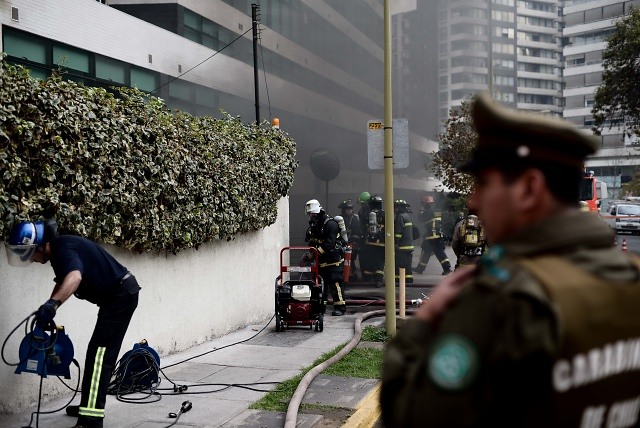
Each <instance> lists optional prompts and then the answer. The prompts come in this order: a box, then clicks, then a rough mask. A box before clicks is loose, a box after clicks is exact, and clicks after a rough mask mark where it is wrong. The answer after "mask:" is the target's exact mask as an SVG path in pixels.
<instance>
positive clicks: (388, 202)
mask: <svg viewBox="0 0 640 428" xmlns="http://www.w3.org/2000/svg"><path fill="white" fill-rule="evenodd" d="M390 2H391V0H384V235H385V236H384V287H385V292H384V298H385V318H386V329H387V334H388V335H389V336H392V337H393V336H395V335H396V282H395V277H396V271H395V265H396V263H395V248H394V236H395V231H394V224H393V220H394V219H393V217H394V212H393V126H392V125H393V114H392V104H391V102H392V98H391V5H390Z"/></svg>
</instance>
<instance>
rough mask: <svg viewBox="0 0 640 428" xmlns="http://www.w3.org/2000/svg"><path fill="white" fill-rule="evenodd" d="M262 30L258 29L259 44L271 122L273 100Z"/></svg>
mask: <svg viewBox="0 0 640 428" xmlns="http://www.w3.org/2000/svg"><path fill="white" fill-rule="evenodd" d="M261 36H262V30H261V29H260V27H258V43H259V44H260V60H261V61H262V75H263V76H264V87H265V89H266V91H267V106H268V107H269V120H271V119H273V117H272V115H271V98H270V97H269V85H268V84H267V69H266V68H265V66H264V52H263V49H262V37H261Z"/></svg>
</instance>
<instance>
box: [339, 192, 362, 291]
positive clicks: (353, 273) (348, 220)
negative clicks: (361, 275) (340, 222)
mask: <svg viewBox="0 0 640 428" xmlns="http://www.w3.org/2000/svg"><path fill="white" fill-rule="evenodd" d="M338 208H340V212H341V215H342V218H343V219H344V225H345V227H346V229H347V237H348V238H349V239H348V241H349V245H351V269H350V270H349V282H354V281H358V271H357V270H356V268H355V263H356V260H357V259H358V254H360V245H361V243H362V227H361V226H360V217H359V216H358V214H354V213H353V202H352V201H351V199H345V200H344V201H342V202H340V204H339V205H338Z"/></svg>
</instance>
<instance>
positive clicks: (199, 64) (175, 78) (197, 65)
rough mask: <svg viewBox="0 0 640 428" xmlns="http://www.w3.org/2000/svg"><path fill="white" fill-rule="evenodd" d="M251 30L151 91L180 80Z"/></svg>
mask: <svg viewBox="0 0 640 428" xmlns="http://www.w3.org/2000/svg"><path fill="white" fill-rule="evenodd" d="M249 31H251V28H250V29H248V30H247V31H245V32H244V33H242V34H240V35H239V36H238V37H236V38H235V39H233V40H232V41H231V42H229V43H227V44H226V45H225V46H223V47H222V49H219V50H218V51H217V52H215V53H214V54H213V55H211V56H209V57H208V58H206V59H204V60H202V61H200V62H199V63H198V64H196V65H194V66H193V67H191V68H190V69H188V70H187V71H185V72H184V73H181V74H179V75H177V76H176V77H173V78H171V79H169V81H168V82H167V83H165V84H163V85H160V86H158V87H157V88H156V89H154V90H153V91H151V92H150V93H151V94H153V93H154V92H157V91H158V90H160V89H162V88H163V87H165V86H167V85H168V84H169V83H171V82H173V81H175V80H178V79H179V78H181V77H182V76H184V75H185V74H187V73H189V72H190V71H192V70H194V69H195V68H197V67H199V66H201V65H202V64H204V63H205V62H207V61H209V60H210V59H211V58H213V57H214V56H216V55H218V54H219V53H220V52H222V51H223V50H225V49H226V48H228V47H229V46H231V45H232V44H234V43H235V42H236V41H237V40H238V39H240V38H241V37H242V36H244V35H245V34H247V33H248V32H249Z"/></svg>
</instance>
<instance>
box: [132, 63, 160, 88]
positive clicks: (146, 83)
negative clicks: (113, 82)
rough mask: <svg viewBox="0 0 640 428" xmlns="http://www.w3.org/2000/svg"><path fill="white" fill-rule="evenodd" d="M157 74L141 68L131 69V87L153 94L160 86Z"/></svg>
mask: <svg viewBox="0 0 640 428" xmlns="http://www.w3.org/2000/svg"><path fill="white" fill-rule="evenodd" d="M157 83H158V80H157V77H156V73H154V72H153V71H149V70H143V69H140V68H131V86H133V87H135V88H138V89H140V90H141V91H147V92H152V91H153V90H155V89H156V88H157V87H158V85H157Z"/></svg>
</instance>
